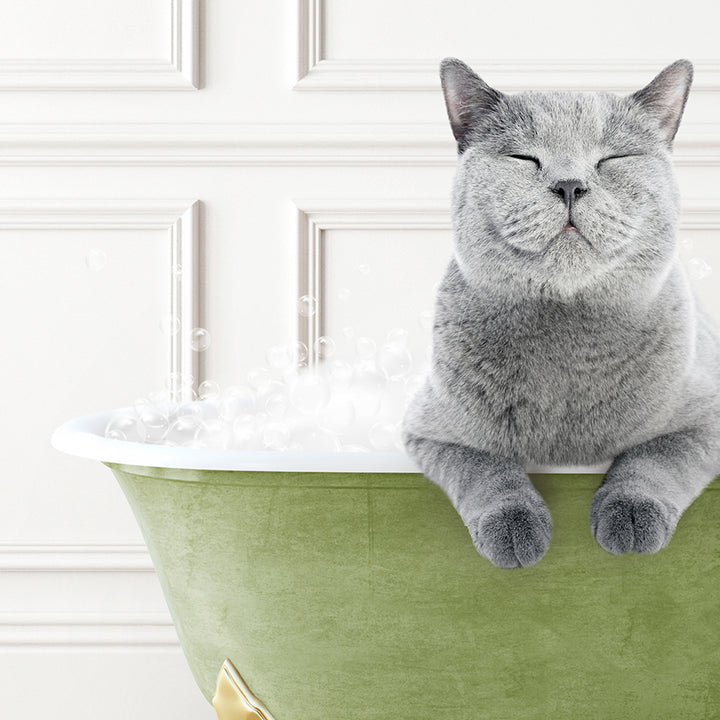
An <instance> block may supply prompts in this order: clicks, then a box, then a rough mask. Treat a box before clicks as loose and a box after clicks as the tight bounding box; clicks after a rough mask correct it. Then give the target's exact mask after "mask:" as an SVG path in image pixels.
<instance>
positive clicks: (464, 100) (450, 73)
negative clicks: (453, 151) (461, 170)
mask: <svg viewBox="0 0 720 720" xmlns="http://www.w3.org/2000/svg"><path fill="white" fill-rule="evenodd" d="M440 81H441V83H442V89H443V93H444V95H445V107H446V108H447V113H448V118H449V120H450V127H451V128H452V131H453V135H454V136H455V140H457V144H458V152H459V153H462V152H464V151H465V150H466V149H467V147H468V145H469V144H470V141H471V136H472V129H473V126H474V125H475V124H476V122H477V121H478V120H479V118H480V116H481V115H482V114H484V113H488V112H491V111H492V109H493V108H494V107H495V106H496V105H497V104H498V103H499V102H500V100H501V98H502V97H503V94H502V93H501V92H498V91H497V90H494V89H493V88H491V87H490V86H489V85H488V84H487V83H486V82H485V81H484V80H482V79H481V78H479V77H478V76H477V75H476V74H475V73H474V72H473V70H472V68H470V67H469V66H468V65H466V64H465V63H464V62H463V61H462V60H458V59H457V58H453V57H447V58H445V59H444V60H443V61H442V62H441V63H440Z"/></svg>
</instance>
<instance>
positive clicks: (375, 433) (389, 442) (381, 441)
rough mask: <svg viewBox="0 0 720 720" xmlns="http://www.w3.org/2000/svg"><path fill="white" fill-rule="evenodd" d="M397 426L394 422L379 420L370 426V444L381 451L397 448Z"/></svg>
mask: <svg viewBox="0 0 720 720" xmlns="http://www.w3.org/2000/svg"><path fill="white" fill-rule="evenodd" d="M396 434H397V427H396V425H395V424H393V423H388V422H377V423H375V424H374V425H373V426H372V427H371V428H370V444H371V445H372V446H373V447H374V448H375V450H378V451H380V452H391V451H392V450H394V449H395V436H396Z"/></svg>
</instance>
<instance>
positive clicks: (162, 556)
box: [109, 464, 720, 720]
mask: <svg viewBox="0 0 720 720" xmlns="http://www.w3.org/2000/svg"><path fill="white" fill-rule="evenodd" d="M109 467H111V468H112V470H113V472H114V473H115V476H116V477H117V479H118V480H119V482H120V484H121V486H122V488H123V490H124V492H125V494H126V496H127V498H128V500H129V501H130V504H131V506H132V508H133V510H134V512H135V515H136V517H137V519H138V522H139V524H140V527H141V529H142V532H143V534H144V537H145V539H146V541H147V544H148V547H149V549H150V553H151V555H152V558H153V561H154V563H155V567H156V569H157V571H158V575H159V577H160V582H161V584H162V587H163V590H164V592H165V595H166V599H167V602H168V605H169V607H170V610H171V613H172V616H173V620H174V622H175V625H176V627H177V630H178V634H179V636H180V640H181V642H182V645H183V649H184V651H185V654H186V656H187V659H188V662H189V664H190V667H191V669H192V672H193V674H194V676H195V678H196V680H197V682H198V684H199V686H200V688H201V690H202V691H203V693H204V694H205V696H206V697H207V698H208V699H210V698H211V696H212V694H213V692H214V688H215V681H216V678H217V674H218V672H219V670H220V666H221V665H222V662H223V660H224V659H225V658H226V657H228V658H230V659H231V660H232V662H233V663H234V664H235V666H236V667H237V669H238V671H239V672H240V674H241V675H242V676H243V677H244V679H245V681H246V682H247V684H248V686H249V687H250V689H251V690H252V691H253V692H254V693H255V695H256V696H257V697H258V698H260V700H262V701H263V702H264V703H265V705H266V706H267V707H268V709H269V710H270V712H271V713H272V714H273V715H274V717H275V720H380V719H381V718H386V717H389V718H393V720H430V719H431V718H440V717H442V718H449V719H450V720H478V719H479V718H492V720H505V719H507V720H523V719H525V718H528V719H529V718H537V720H548V719H550V718H553V719H555V718H567V719H568V720H569V719H571V718H572V719H573V720H576V719H577V718H590V717H592V718H613V719H617V718H629V717H639V718H673V719H674V720H679V719H681V718H692V719H693V720H697V719H698V718H716V717H720V683H718V682H717V680H718V671H719V670H720V642H719V640H720V613H719V612H718V609H719V605H720V602H719V598H720V582H719V581H720V521H719V520H720V494H718V488H719V485H718V481H717V480H716V481H715V482H714V483H713V485H711V486H710V488H708V489H707V490H706V491H705V493H704V494H703V495H701V497H700V498H699V499H698V500H696V501H695V503H694V504H693V505H692V506H691V507H690V508H689V510H688V511H687V512H686V513H685V515H684V516H683V517H682V519H681V520H680V524H679V526H678V529H677V530H676V532H675V535H674V537H673V539H672V540H671V542H670V544H669V545H668V547H667V548H666V549H664V550H662V551H661V552H659V553H657V554H656V555H636V554H631V555H626V556H621V557H616V556H613V555H610V554H608V553H607V552H605V551H604V550H602V548H600V547H599V546H598V545H597V544H596V543H595V541H594V539H593V538H592V536H591V534H590V527H589V519H588V518H589V509H590V502H591V499H592V496H593V492H594V490H595V489H596V488H597V487H598V485H599V484H600V482H601V480H602V476H600V475H534V476H532V477H533V481H534V482H535V484H536V487H537V488H538V490H539V491H540V492H541V494H542V495H543V497H544V498H545V500H546V502H547V504H548V506H549V508H550V512H551V514H552V517H553V523H554V535H553V539H552V543H551V545H550V550H549V551H548V553H547V555H546V556H545V557H544V558H543V559H542V560H541V561H540V562H539V563H538V564H537V565H535V566H533V567H531V568H525V569H519V570H500V569H498V568H495V567H494V566H493V565H491V564H490V563H489V562H488V561H487V560H485V559H483V558H482V557H480V556H479V555H478V554H477V552H476V551H475V549H474V547H473V545H472V542H471V540H470V537H469V535H468V533H467V530H466V529H465V527H464V525H463V523H462V521H461V520H460V518H459V517H458V515H457V514H456V513H455V511H454V509H453V508H452V506H451V505H450V503H449V501H448V500H447V499H446V498H445V496H444V494H443V493H442V492H441V491H440V490H439V489H438V488H437V487H436V486H435V485H433V484H432V483H430V482H429V481H428V480H426V479H425V478H423V477H422V476H421V475H416V474H341V473H271V472H220V471H194V470H166V469H160V468H140V467H130V466H123V465H114V464H110V465H109Z"/></svg>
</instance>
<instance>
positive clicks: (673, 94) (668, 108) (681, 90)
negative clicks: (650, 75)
mask: <svg viewBox="0 0 720 720" xmlns="http://www.w3.org/2000/svg"><path fill="white" fill-rule="evenodd" d="M692 79H693V66H692V63H691V62H690V61H689V60H676V61H675V62H674V63H673V64H672V65H668V66H667V67H666V68H665V69H664V70H663V71H662V72H661V73H660V74H659V75H658V76H657V77H656V78H655V79H654V80H653V81H652V82H651V83H650V84H649V85H647V86H646V87H644V88H643V89H642V90H638V91H637V92H636V93H633V94H632V95H631V96H630V99H631V100H635V101H637V102H638V103H640V105H642V106H643V108H645V110H647V111H648V112H649V113H650V114H651V115H653V116H654V117H656V118H657V119H658V121H659V122H660V129H661V130H662V132H663V135H664V136H665V140H666V141H667V142H668V143H672V141H673V138H674V137H675V133H677V130H678V127H679V126H680V118H682V114H683V110H684V109H685V102H686V101H687V97H688V93H689V92H690V84H691V83H692Z"/></svg>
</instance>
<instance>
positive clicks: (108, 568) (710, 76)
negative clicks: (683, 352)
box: [0, 0, 720, 720]
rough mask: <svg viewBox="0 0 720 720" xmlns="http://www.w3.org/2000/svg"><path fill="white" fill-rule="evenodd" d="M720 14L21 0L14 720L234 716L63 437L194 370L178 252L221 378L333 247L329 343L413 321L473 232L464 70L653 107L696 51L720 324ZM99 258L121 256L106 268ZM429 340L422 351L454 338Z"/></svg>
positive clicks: (7, 139) (686, 150)
mask: <svg viewBox="0 0 720 720" xmlns="http://www.w3.org/2000/svg"><path fill="white" fill-rule="evenodd" d="M710 7H711V5H710V4H708V3H706V2H699V1H698V0H694V1H692V2H687V3H685V4H684V5H683V8H682V13H679V12H678V11H677V10H676V11H674V12H673V13H669V12H668V13H663V12H660V11H659V10H658V5H657V3H655V2H649V0H648V1H646V2H642V3H635V4H634V5H632V8H631V6H630V5H629V4H628V3H626V2H620V0H616V1H614V2H607V3H604V4H603V5H602V9H601V8H600V5H596V6H582V7H576V8H574V11H573V13H572V14H571V15H570V14H567V13H565V12H564V10H563V8H557V10H553V11H552V13H553V14H552V17H551V18H550V17H548V16H547V15H545V13H547V12H549V11H548V10H547V7H546V6H545V5H542V4H538V3H534V2H530V0H523V2H519V3H510V4H506V5H505V6H502V5H498V4H497V3H492V4H489V3H467V2H462V1H461V0H451V1H446V2H443V3H439V2H431V1H430V0H422V1H420V0H413V1H412V2H411V1H410V0H382V1H381V0H365V2H362V3H350V2H347V1H346V0H325V2H322V1H321V0H299V1H293V0H268V1H266V2H249V1H245V2H238V1H237V0H214V1H213V2H201V1H200V0H197V1H196V2H195V3H193V2H190V1H189V0H174V2H171V0H143V1H142V2H141V1H140V0H133V2H117V0H102V2H100V1H98V0H95V2H92V3H91V2H89V1H88V0H65V1H64V2H63V3H57V2H53V0H32V1H30V0H27V1H26V2H23V3H9V2H6V3H2V4H0V91H1V92H2V105H1V107H2V114H1V115H0V247H1V248H2V256H0V257H1V258H2V262H1V263H0V302H1V303H2V304H1V305H0V307H2V310H3V312H2V317H3V325H2V341H1V342H2V348H3V352H2V353H0V370H1V372H0V377H2V378H3V381H4V382H3V390H4V392H3V396H4V400H5V402H4V403H3V410H2V413H0V437H2V438H3V441H2V443H0V461H1V465H0V467H2V468H3V474H2V478H1V479H0V498H1V502H0V715H2V717H8V718H13V719H14V720H24V719H26V718H27V719H31V718H32V719H33V720H34V719H35V718H45V717H53V718H56V719H57V720H66V719H67V720H70V719H72V720H90V719H91V718H92V719H94V718H97V717H103V718H104V720H121V719H122V720H125V719H126V718H133V719H134V720H146V719H147V720H150V718H153V719H157V718H168V719H169V718H173V720H186V719H187V720H190V718H193V719H194V720H200V719H201V718H211V717H213V716H214V713H213V711H212V709H211V708H210V707H209V706H207V705H206V704H205V701H204V700H203V699H202V697H201V696H200V694H199V691H198V690H197V689H196V687H195V686H194V684H193V682H192V681H191V678H190V674H189V671H188V669H187V667H186V665H185V664H184V660H183V659H182V655H181V652H180V650H179V646H178V645H177V641H176V638H175V634H174V630H173V628H172V625H171V623H170V620H169V616H168V613H167V609H166V607H165V604H164V601H163V599H162V595H161V593H160V590H159V587H158V584H157V580H156V578H155V575H154V572H153V571H152V568H151V565H150V563H149V560H148V556H147V553H146V551H145V549H144V546H143V544H142V538H141V536H140V534H139V531H138V529H137V527H136V525H135V522H134V520H133V518H132V516H131V514H130V511H129V509H128V507H127V505H126V502H125V500H124V498H123V497H122V494H121V492H120V491H119V489H118V488H117V487H116V485H115V482H114V481H113V479H112V477H111V475H110V473H109V471H107V470H106V469H105V468H104V467H102V466H101V465H100V464H99V463H92V462H89V461H83V460H80V459H77V458H72V457H68V456H64V455H61V454H59V453H57V452H55V451H53V450H52V449H51V448H50V446H49V436H50V433H51V431H52V429H53V428H54V427H55V426H56V425H57V424H58V423H60V422H61V421H63V420H65V419H68V418H70V417H73V416H76V415H78V414H82V413H87V412H91V411H93V410H97V409H104V408H108V407H114V406H118V405H123V404H131V403H132V402H133V400H134V399H135V398H136V397H138V396H140V395H143V394H146V393H147V392H149V391H151V390H154V389H157V388H159V387H160V386H161V385H162V383H163V378H164V377H165V375H166V374H167V372H168V370H169V368H170V367H171V365H172V363H175V366H176V367H177V366H178V364H179V365H180V366H182V367H184V368H187V367H189V366H190V364H192V362H193V361H194V358H193V356H192V353H188V352H187V349H186V348H185V349H183V346H182V342H181V340H182V337H180V340H178V339H177V338H175V339H173V338H169V337H167V336H164V335H163V334H162V332H161V331H160V329H159V327H158V324H159V323H160V321H161V319H162V317H164V316H165V315H166V314H167V313H168V312H169V311H170V307H171V303H172V287H171V281H170V278H171V275H170V267H171V265H172V264H173V257H172V252H173V250H172V249H173V247H180V245H177V243H180V244H182V243H185V245H184V247H186V248H188V247H196V248H197V252H198V253H199V255H198V262H197V266H196V267H195V270H194V272H193V268H192V267H191V265H190V264H187V266H186V267H185V274H184V275H183V277H182V280H183V288H184V292H185V294H186V295H188V294H189V295H190V296H191V298H192V299H193V304H192V308H191V311H192V313H195V321H197V322H198V323H200V324H202V325H203V326H204V327H206V328H208V330H209V331H210V332H211V334H212V344H211V346H210V348H209V349H208V351H207V352H206V353H205V355H204V356H203V358H202V362H201V363H199V366H198V368H197V370H199V371H201V372H204V375H205V377H208V378H211V379H214V380H217V381H218V382H220V383H221V384H229V383H232V382H238V381H239V380H241V379H242V377H243V376H244V374H245V373H247V371H248V370H249V369H251V368H253V367H255V366H257V365H259V364H262V363H263V362H264V354H265V350H266V349H267V348H268V347H270V346H271V345H274V344H276V343H278V342H283V341H286V340H291V339H293V338H294V337H295V336H296V333H297V332H298V318H297V315H296V309H295V308H296V298H297V295H298V282H299V278H300V277H301V276H306V275H307V273H308V271H309V270H308V265H309V263H310V261H311V257H310V256H308V255H305V254H303V247H304V246H303V245H302V244H301V239H302V237H303V233H306V234H307V232H309V231H312V232H313V233H315V235H314V237H316V238H317V239H318V242H319V243H320V244H321V245H322V247H323V249H324V260H325V264H324V276H323V277H321V278H320V280H322V282H323V283H324V289H325V303H326V304H325V308H324V312H323V321H324V323H325V327H326V331H327V332H337V330H338V328H340V329H341V328H343V327H344V326H345V325H346V324H348V323H350V324H361V323H366V324H369V325H370V326H371V327H372V328H373V329H374V330H375V331H376V332H378V333H384V332H386V330H387V328H390V327H394V326H398V325H400V326H408V325H410V326H412V325H413V323H414V322H416V319H417V315H418V313H420V312H421V311H422V310H425V309H426V308H427V306H428V303H429V302H430V301H431V297H432V287H433V284H434V283H435V282H436V281H437V279H438V277H439V273H440V272H441V271H442V267H441V266H442V265H443V264H444V262H445V258H446V257H447V254H448V253H449V248H450V240H451V234H450V229H449V218H448V205H449V187H450V182H451V178H452V173H453V166H454V162H455V150H454V144H453V142H452V138H451V134H450V131H449V129H448V127H447V123H446V118H445V109H444V104H443V101H442V97H441V94H440V87H439V81H438V78H437V64H438V61H439V60H440V59H441V58H442V57H444V56H445V55H457V56H459V57H461V58H462V59H464V60H466V61H468V62H470V63H471V64H473V66H474V67H475V69H476V70H477V71H478V72H479V73H480V74H482V76H483V77H484V78H485V79H486V80H487V81H488V82H489V83H490V84H493V85H496V86H497V87H498V88H499V89H501V90H506V91H514V90H518V89H521V88H544V87H557V88H575V89H597V88H606V89H612V90H616V91H618V92H630V91H632V90H634V89H637V88H639V87H640V86H642V85H643V84H645V83H647V82H649V80H650V79H651V78H652V77H653V76H654V75H655V74H656V73H657V72H658V71H659V70H660V69H661V68H662V67H663V66H664V65H665V64H667V63H669V62H671V61H673V60H675V59H677V58H679V57H688V58H690V59H691V60H693V61H694V62H695V65H696V82H695V89H694V90H693V93H692V94H691V97H690V101H689V103H688V106H687V111H686V115H685V120H684V123H683V125H682V127H681V130H680V133H679V135H678V138H677V142H676V153H675V155H676V166H677V171H678V175H679V181H680V185H681V189H682V192H683V197H684V204H685V212H684V215H683V223H682V229H681V236H682V238H683V239H684V240H686V242H685V244H684V245H683V254H684V256H685V258H686V259H687V260H690V259H692V258H695V257H697V258H701V259H703V260H704V261H705V262H706V263H708V264H709V265H710V266H711V267H712V269H713V273H712V274H711V275H709V276H707V277H705V278H698V279H697V280H696V285H697V289H698V292H699V293H700V295H701V296H702V298H703V300H704V301H705V303H706V305H708V306H709V307H710V309H711V311H713V312H714V313H715V314H716V316H719V317H720V288H719V287H718V285H717V282H716V281H717V276H718V275H719V274H720V59H718V57H717V55H716V50H715V48H716V40H715V37H714V29H715V28H716V27H717V18H716V17H714V16H713V14H714V13H716V12H717V11H713V10H710V9H709V8H710ZM637 8H641V10H639V9H637ZM631 11H632V12H633V13H634V19H633V21H632V22H633V24H632V25H631V26H624V25H622V23H621V21H620V20H619V18H621V17H624V16H625V15H626V14H627V13H630V12H631ZM650 12H652V13H653V16H654V20H653V23H652V28H653V29H652V33H650V32H648V31H645V30H643V31H642V32H641V31H640V30H639V29H638V28H639V26H638V22H640V20H641V19H642V17H641V16H643V15H645V14H647V13H650ZM589 25H591V26H592V27H593V32H592V33H587V32H584V28H587V27H588V26H589ZM548 38H552V41H551V42H550V41H549V40H548ZM195 203H198V204H195ZM193 208H194V210H193ZM188 213H190V215H188ZM193 213H194V214H193ZM303 228H304V229H303ZM173 243H175V245H173ZM96 249H99V250H102V251H103V252H104V253H105V254H106V257H107V262H106V264H105V265H104V267H102V268H101V269H98V270H95V271H93V270H90V269H88V268H87V267H86V266H85V258H86V256H87V254H88V252H89V251H90V250H96ZM361 262H364V263H366V264H368V265H369V266H370V267H371V273H370V274H368V275H365V274H358V273H357V272H356V268H357V267H358V265H359V264H360V263H361ZM372 268H374V269H372ZM395 279H397V282H395ZM344 287H350V289H351V290H352V295H351V296H350V300H349V301H348V300H347V298H345V299H341V298H340V296H339V290H341V289H342V288H344ZM411 329H412V331H413V333H414V336H413V337H414V340H413V342H414V343H415V344H416V346H417V348H418V352H420V351H421V349H422V348H423V347H424V345H425V344H426V342H427V340H428V339H429V331H428V330H427V328H423V327H421V326H420V325H419V324H417V323H416V325H415V326H414V327H411ZM30 698H32V700H31V699H30ZM99 708H102V710H99ZM279 720H281V719H279Z"/></svg>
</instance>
